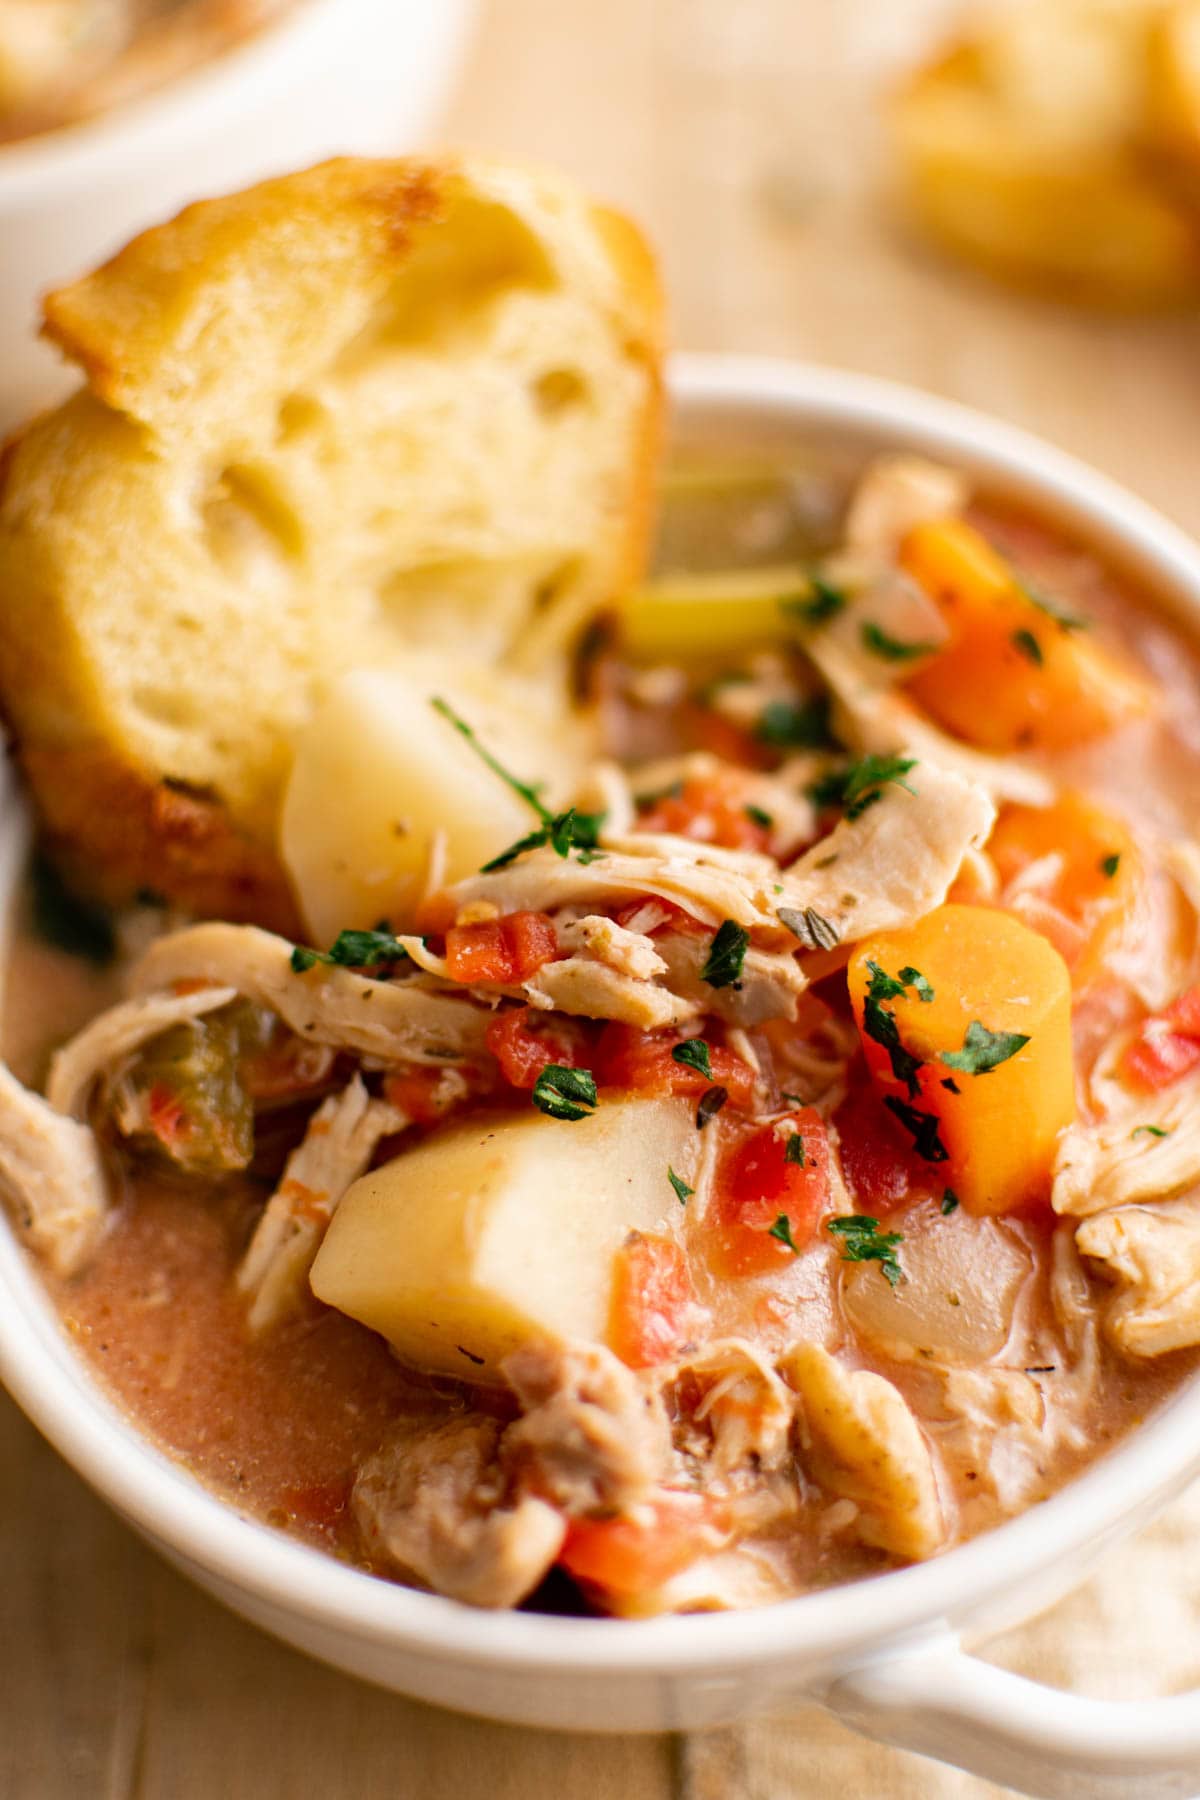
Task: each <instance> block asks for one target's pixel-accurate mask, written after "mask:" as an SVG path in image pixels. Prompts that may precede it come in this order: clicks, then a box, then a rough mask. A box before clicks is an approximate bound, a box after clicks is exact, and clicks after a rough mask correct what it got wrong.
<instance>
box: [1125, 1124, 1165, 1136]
mask: <svg viewBox="0 0 1200 1800" xmlns="http://www.w3.org/2000/svg"><path fill="white" fill-rule="evenodd" d="M1143 1131H1144V1132H1145V1133H1146V1136H1147V1137H1157V1138H1162V1137H1170V1135H1171V1133H1170V1131H1169V1130H1168V1129H1167V1127H1166V1126H1165V1125H1135V1126H1134V1128H1133V1130H1132V1131H1131V1132H1130V1134H1129V1135H1130V1137H1131V1138H1135V1137H1140V1136H1141V1134H1142V1132H1143Z"/></svg>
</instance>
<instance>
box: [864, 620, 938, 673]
mask: <svg viewBox="0 0 1200 1800" xmlns="http://www.w3.org/2000/svg"><path fill="white" fill-rule="evenodd" d="M862 641H863V646H864V648H865V649H867V650H869V651H870V652H871V655H872V656H881V657H882V658H883V660H884V662H894V663H898V662H915V660H916V658H917V657H918V656H930V655H932V653H933V652H934V651H935V650H936V649H938V647H939V646H938V645H937V644H921V643H911V644H910V643H905V642H904V640H903V639H902V638H894V637H890V636H889V635H888V633H887V632H886V631H885V630H884V629H883V626H882V625H876V624H875V622H874V620H873V619H868V620H867V621H866V623H865V624H864V625H863V628H862Z"/></svg>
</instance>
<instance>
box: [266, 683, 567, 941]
mask: <svg viewBox="0 0 1200 1800" xmlns="http://www.w3.org/2000/svg"><path fill="white" fill-rule="evenodd" d="M435 694H440V695H443V696H444V697H445V698H446V699H447V700H449V701H450V703H451V704H452V705H453V706H454V707H455V710H456V711H458V712H459V713H460V714H461V715H462V716H463V717H464V718H465V719H466V720H467V722H468V723H469V724H470V725H471V726H472V727H473V729H474V730H475V731H476V732H477V733H478V735H479V738H480V740H481V741H482V742H483V743H484V744H485V745H486V746H487V748H488V749H489V750H490V751H491V752H492V754H493V755H494V756H496V757H497V758H498V759H499V760H500V761H501V763H503V765H504V766H505V768H507V769H509V770H511V772H512V773H513V774H514V775H516V776H518V777H519V778H520V779H521V780H522V781H526V782H531V783H537V782H539V781H541V782H544V784H545V789H544V799H545V800H546V802H547V803H549V804H556V803H557V802H558V801H559V800H560V799H561V798H562V797H563V795H564V791H565V789H567V788H569V785H570V783H571V781H572V779H573V777H574V776H575V775H576V774H577V772H578V770H579V768H580V766H581V763H582V752H583V751H584V749H585V747H586V741H587V733H586V729H585V727H584V726H583V724H582V723H581V722H578V721H574V720H566V719H564V718H563V716H562V714H561V713H557V712H552V711H550V710H549V709H548V708H547V707H546V706H545V705H544V704H541V705H539V703H538V700H537V697H536V696H535V695H531V694H530V692H529V691H528V690H527V688H526V687H525V686H524V684H518V683H516V682H515V681H513V680H512V679H511V678H505V677H504V676H502V675H501V674H499V673H498V672H497V671H495V670H489V671H470V670H458V671H457V672H451V673H450V674H449V676H448V674H447V670H446V668H445V666H444V665H442V664H440V663H438V662H436V661H434V660H428V661H426V660H420V661H416V660H414V661H413V662H412V663H411V664H410V665H409V666H408V667H407V668H406V670H405V672H404V673H400V672H399V671H396V670H391V669H389V670H387V671H370V670H356V671H354V672H353V673H352V674H349V675H346V676H344V677H343V678H342V679H341V680H340V681H339V682H338V683H337V684H336V686H335V687H334V688H333V690H332V692H331V693H330V695H329V697H328V698H327V699H326V701H325V703H324V704H323V705H322V706H321V707H320V708H319V709H318V711H317V713H316V715H315V717H314V718H313V720H312V722H311V724H310V725H309V726H307V728H306V729H305V731H304V733H303V735H302V736H301V738H300V742H299V744H298V745H297V748H296V758H295V763H294V765H293V768H292V772H291V776H290V779H289V781H288V787H287V793H286V796H285V799H284V805H283V815H282V822H281V827H280V849H281V853H282V856H283V861H284V863H285V865H286V867H287V870H288V873H289V875H290V877H291V879H292V884H293V886H294V888H295V891H296V896H297V898H298V900H299V902H300V907H301V910H302V912H303V914H304V917H305V919H306V921H307V923H308V926H309V929H310V931H311V932H312V934H313V937H314V939H315V940H316V941H317V942H318V943H320V944H321V945H324V944H327V943H329V942H330V941H331V940H332V939H333V938H335V937H336V936H337V934H338V932H339V931H342V930H344V929H347V928H350V927H359V928H364V929H366V928H369V927H371V926H373V925H375V924H376V923H377V922H378V921H379V920H380V919H387V920H388V921H389V922H390V923H391V925H392V926H393V928H395V929H403V928H405V927H406V926H408V925H409V924H410V923H411V915H412V908H413V906H414V904H415V902H416V901H417V899H418V898H419V897H420V893H421V890H422V887H423V884H424V882H425V879H426V876H427V872H428V870H429V865H430V856H431V852H432V851H433V848H434V842H435V837H436V835H437V834H438V833H442V834H444V845H445V865H444V871H443V878H444V879H445V880H446V881H451V882H452V881H458V880H460V879H461V878H462V877H463V876H466V875H471V874H473V873H474V872H475V870H476V869H478V868H479V867H480V865H481V864H482V863H485V862H487V861H488V859H489V858H490V857H493V856H495V855H497V854H498V853H499V852H500V851H501V850H503V849H504V848H505V847H506V846H507V845H509V844H511V843H513V842H515V840H516V839H517V838H520V837H523V836H524V835H525V833H526V832H528V831H530V830H532V829H534V828H535V827H536V825H537V818H536V816H535V815H534V813H533V811H532V809H531V808H530V807H529V805H528V804H527V803H526V802H525V801H524V800H522V799H521V798H520V796H519V795H517V794H516V793H514V792H513V790H512V789H511V788H510V787H508V786H507V785H506V784H505V783H504V782H503V781H502V780H501V779H500V778H499V776H497V775H496V774H494V773H493V771H492V770H491V769H490V768H488V766H487V765H486V763H485V762H484V761H483V760H482V759H481V758H480V756H479V755H478V754H477V752H476V751H475V750H474V749H473V748H472V746H471V745H470V744H469V743H468V742H467V741H466V739H465V738H463V737H462V736H461V735H460V734H459V733H458V732H457V731H456V730H455V729H454V727H453V726H452V725H451V724H450V723H449V721H448V720H446V719H445V718H443V717H442V716H441V715H440V714H438V713H437V712H435V711H434V709H433V706H432V705H431V704H430V699H431V696H432V695H435Z"/></svg>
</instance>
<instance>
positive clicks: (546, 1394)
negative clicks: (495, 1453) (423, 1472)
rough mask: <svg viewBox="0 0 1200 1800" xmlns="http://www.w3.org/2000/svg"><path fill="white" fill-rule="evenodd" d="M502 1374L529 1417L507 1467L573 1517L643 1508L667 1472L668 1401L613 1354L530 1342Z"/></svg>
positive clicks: (513, 1436) (510, 1442)
mask: <svg viewBox="0 0 1200 1800" xmlns="http://www.w3.org/2000/svg"><path fill="white" fill-rule="evenodd" d="M503 1373H504V1376H505V1378H506V1380H507V1381H508V1383H509V1385H510V1387H511V1388H512V1389H513V1392H514V1393H515V1394H516V1396H517V1399H518V1400H519V1401H520V1403H521V1407H522V1410H523V1412H524V1417H523V1418H521V1419H520V1420H518V1421H517V1423H516V1424H515V1425H512V1426H510V1427H509V1430H508V1432H507V1433H506V1435H505V1440H504V1455H505V1461H506V1463H507V1464H508V1465H510V1466H511V1467H513V1468H515V1469H517V1470H518V1471H519V1472H520V1473H521V1475H522V1476H523V1477H524V1478H525V1479H526V1480H527V1481H528V1483H529V1485H531V1486H533V1487H534V1488H536V1490H537V1491H538V1492H539V1493H543V1494H546V1495H547V1496H548V1497H549V1498H550V1499H552V1500H554V1501H556V1502H557V1503H558V1504H559V1505H560V1506H562V1507H564V1508H565V1509H566V1511H567V1512H570V1513H590V1512H613V1511H618V1510H624V1509H625V1508H627V1507H630V1506H634V1505H637V1503H638V1502H639V1501H642V1500H644V1499H645V1498H646V1497H647V1495H648V1494H650V1492H651V1491H652V1490H653V1489H654V1487H655V1486H656V1485H657V1484H658V1483H659V1482H660V1481H661V1480H662V1479H663V1477H664V1475H665V1474H666V1473H667V1470H668V1468H669V1466H670V1451H671V1446H670V1438H669V1436H668V1432H667V1422H666V1415H665V1413H664V1412H663V1409H662V1403H661V1401H660V1400H659V1398H658V1396H657V1394H656V1393H654V1392H651V1391H649V1390H648V1389H646V1388H644V1387H643V1386H642V1384H641V1383H640V1382H639V1381H638V1378H637V1376H636V1375H634V1374H633V1373H632V1371H631V1370H629V1369H627V1368H626V1367H625V1365H624V1363H622V1362H619V1361H618V1360H617V1358H616V1357H615V1356H613V1354H612V1353H611V1351H608V1350H605V1349H604V1348H603V1347H602V1346H601V1345H599V1344H569V1345H553V1344H539V1343H530V1344H525V1345H522V1347H521V1348H520V1349H519V1350H516V1351H514V1352H513V1354H512V1355H511V1356H510V1357H509V1358H508V1359H507V1361H506V1362H505V1363H504V1365H503Z"/></svg>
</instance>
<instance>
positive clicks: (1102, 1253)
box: [1075, 1190, 1200, 1356]
mask: <svg viewBox="0 0 1200 1800" xmlns="http://www.w3.org/2000/svg"><path fill="white" fill-rule="evenodd" d="M1075 1243H1076V1246H1077V1248H1078V1249H1079V1251H1080V1252H1081V1253H1082V1254H1083V1255H1084V1256H1086V1257H1088V1258H1089V1259H1090V1260H1091V1261H1092V1262H1093V1263H1094V1264H1096V1265H1098V1269H1099V1273H1101V1274H1103V1275H1106V1276H1108V1277H1109V1278H1110V1279H1111V1280H1113V1281H1115V1282H1117V1283H1119V1284H1120V1287H1121V1289H1122V1291H1121V1292H1119V1293H1118V1294H1117V1296H1116V1298H1115V1299H1113V1300H1112V1301H1111V1302H1110V1304H1109V1306H1108V1308H1107V1310H1106V1313H1105V1318H1104V1330H1105V1333H1106V1335H1107V1336H1108V1338H1109V1339H1110V1340H1111V1342H1112V1343H1113V1345H1114V1346H1115V1347H1116V1349H1117V1350H1119V1351H1120V1352H1121V1353H1122V1354H1123V1355H1125V1356H1163V1355H1165V1354H1166V1352H1167V1351H1169V1350H1182V1349H1185V1348H1187V1347H1189V1346H1191V1345H1193V1344H1200V1190H1197V1191H1196V1192H1194V1193H1190V1194H1185V1195H1181V1196H1179V1197H1178V1198H1177V1199H1174V1200H1162V1201H1156V1202H1152V1203H1149V1204H1146V1205H1142V1206H1117V1207H1114V1208H1113V1209H1112V1210H1111V1211H1110V1212H1103V1213H1098V1214H1096V1215H1095V1217H1093V1218H1090V1219H1085V1220H1084V1222H1083V1224H1082V1225H1080V1227H1079V1229H1078V1231H1077V1232H1076V1233H1075Z"/></svg>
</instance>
